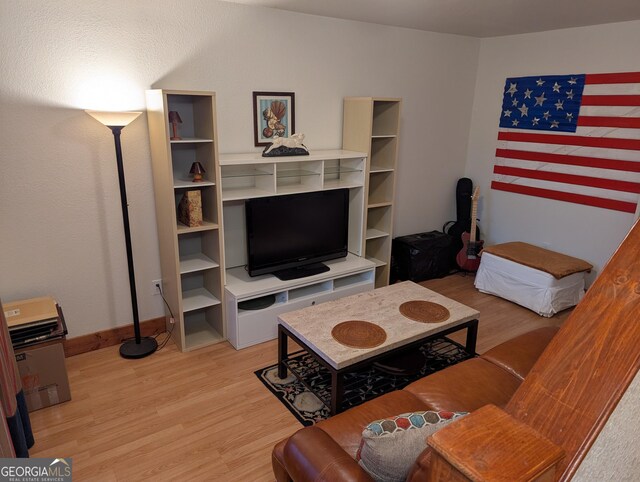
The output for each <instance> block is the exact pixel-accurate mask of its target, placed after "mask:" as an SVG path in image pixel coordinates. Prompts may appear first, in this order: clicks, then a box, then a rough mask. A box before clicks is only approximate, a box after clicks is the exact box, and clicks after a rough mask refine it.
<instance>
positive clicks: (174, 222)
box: [147, 89, 226, 351]
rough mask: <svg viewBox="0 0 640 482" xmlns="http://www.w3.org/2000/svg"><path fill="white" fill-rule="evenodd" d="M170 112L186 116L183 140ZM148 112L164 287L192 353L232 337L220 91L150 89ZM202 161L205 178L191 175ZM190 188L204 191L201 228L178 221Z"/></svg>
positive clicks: (178, 337) (184, 346) (183, 344)
mask: <svg viewBox="0 0 640 482" xmlns="http://www.w3.org/2000/svg"><path fill="white" fill-rule="evenodd" d="M169 111H177V112H178V113H179V115H180V117H181V120H182V124H180V126H179V134H180V137H181V139H173V140H172V139H171V126H170V124H169ZM147 117H148V123H149V136H150V140H151V157H152V166H153V182H154V192H155V203H156V218H157V224H158V238H159V243H160V264H161V268H162V289H163V294H164V297H165V299H166V301H167V303H168V305H169V306H170V308H171V312H172V313H173V317H174V319H175V326H172V325H173V324H172V322H171V316H170V314H169V313H167V330H169V331H171V334H172V337H173V339H174V341H175V343H176V345H177V346H178V347H179V348H180V349H181V350H182V351H189V350H194V349H197V348H201V347H204V346H207V345H211V344H213V343H217V342H220V341H222V340H225V339H226V334H225V323H224V310H223V295H224V243H223V241H222V214H221V209H222V208H221V190H220V166H219V165H218V147H217V144H218V139H217V128H216V97H215V93H213V92H201V91H198V92H194V91H181V90H160V89H156V90H149V91H147ZM195 161H198V162H200V163H201V164H202V166H203V167H204V170H205V174H204V179H203V180H202V181H201V182H193V180H192V179H191V177H190V175H189V170H190V168H191V165H192V163H193V162H195ZM191 190H197V191H199V192H200V196H201V199H202V217H203V222H202V225H201V226H193V227H189V226H187V225H185V224H182V223H181V222H180V221H179V220H178V212H177V211H178V204H179V202H180V200H181V198H182V196H183V194H184V193H185V192H186V191H191Z"/></svg>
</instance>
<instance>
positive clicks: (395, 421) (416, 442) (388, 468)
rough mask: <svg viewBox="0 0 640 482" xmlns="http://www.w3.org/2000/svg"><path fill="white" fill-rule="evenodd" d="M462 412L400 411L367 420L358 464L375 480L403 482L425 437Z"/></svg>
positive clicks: (422, 445) (421, 448)
mask: <svg viewBox="0 0 640 482" xmlns="http://www.w3.org/2000/svg"><path fill="white" fill-rule="evenodd" d="M464 415H467V413H466V412H445V411H442V412H434V411H422V412H412V413H403V414H400V415H397V416H395V417H391V418H385V419H382V420H376V421H374V422H371V423H370V424H369V425H367V426H366V427H365V429H364V430H363V431H362V441H361V442H360V448H359V450H358V453H357V454H356V460H357V461H358V463H359V464H360V466H361V467H362V468H363V469H364V470H366V471H367V473H369V475H371V477H373V479H374V480H376V481H387V482H391V481H394V482H395V481H397V482H401V481H404V480H405V479H406V477H407V474H408V473H409V471H410V470H411V467H412V466H413V464H414V462H415V460H416V458H417V457H418V455H420V453H421V452H422V451H423V450H424V449H425V448H426V447H427V443H426V439H427V437H429V436H430V435H431V434H433V433H435V432H436V431H437V430H439V429H440V428H442V427H444V426H445V425H447V424H449V423H451V422H452V421H454V420H456V419H457V418H460V417H463V416H464Z"/></svg>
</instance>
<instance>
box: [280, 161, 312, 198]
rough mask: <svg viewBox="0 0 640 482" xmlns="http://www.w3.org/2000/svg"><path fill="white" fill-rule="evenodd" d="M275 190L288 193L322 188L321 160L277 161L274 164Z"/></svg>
mask: <svg viewBox="0 0 640 482" xmlns="http://www.w3.org/2000/svg"><path fill="white" fill-rule="evenodd" d="M275 171H276V192H277V193H279V194H289V193H296V192H305V191H318V190H320V189H322V177H321V176H322V162H320V161H311V162H302V161H297V162H279V163H277V164H275Z"/></svg>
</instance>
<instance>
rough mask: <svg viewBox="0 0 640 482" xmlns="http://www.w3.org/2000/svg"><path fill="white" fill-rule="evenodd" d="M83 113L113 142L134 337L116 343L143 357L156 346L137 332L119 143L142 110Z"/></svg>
mask: <svg viewBox="0 0 640 482" xmlns="http://www.w3.org/2000/svg"><path fill="white" fill-rule="evenodd" d="M86 113H87V114H89V115H90V116H91V117H93V118H94V119H96V120H97V121H99V122H101V123H102V124H104V125H105V126H107V127H108V128H109V129H111V132H113V138H114V140H115V143H116V161H117V162H118V179H119V181H120V202H121V204H122V220H123V224H124V239H125V242H126V244H127V263H128V265H129V288H130V289H131V309H132V311H133V331H134V333H135V339H133V340H128V341H125V342H124V343H123V344H122V345H121V346H120V355H121V356H122V357H123V358H143V357H145V356H148V355H151V354H152V353H153V352H154V351H156V349H157V348H158V343H157V342H156V340H155V338H151V337H144V338H143V337H141V336H140V318H139V316H138V297H137V295H136V279H135V276H134V272H133V251H132V250H131V230H130V228H129V208H128V203H127V188H126V186H125V183H124V166H123V164H122V147H121V145H120V133H121V132H122V129H124V128H125V127H126V126H127V125H129V124H130V123H131V122H133V121H134V120H135V119H136V118H137V117H138V116H139V115H140V114H142V112H100V111H94V110H87V111H86Z"/></svg>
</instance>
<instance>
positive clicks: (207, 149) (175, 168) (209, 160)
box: [171, 141, 216, 188]
mask: <svg viewBox="0 0 640 482" xmlns="http://www.w3.org/2000/svg"><path fill="white" fill-rule="evenodd" d="M214 149H215V145H214V144H213V142H212V141H209V142H206V143H196V144H193V143H180V144H172V145H171V159H172V163H171V165H172V172H173V185H174V187H175V188H184V187H189V184H191V185H193V186H196V187H197V186H202V185H215V182H214V181H215V170H216V168H215V165H214V163H213V159H215V156H214V154H213V151H214ZM196 161H198V162H200V164H202V167H203V168H204V170H205V173H204V175H203V180H204V181H203V182H193V176H192V175H191V174H190V173H189V171H190V170H191V165H192V164H193V163H194V162H196Z"/></svg>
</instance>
